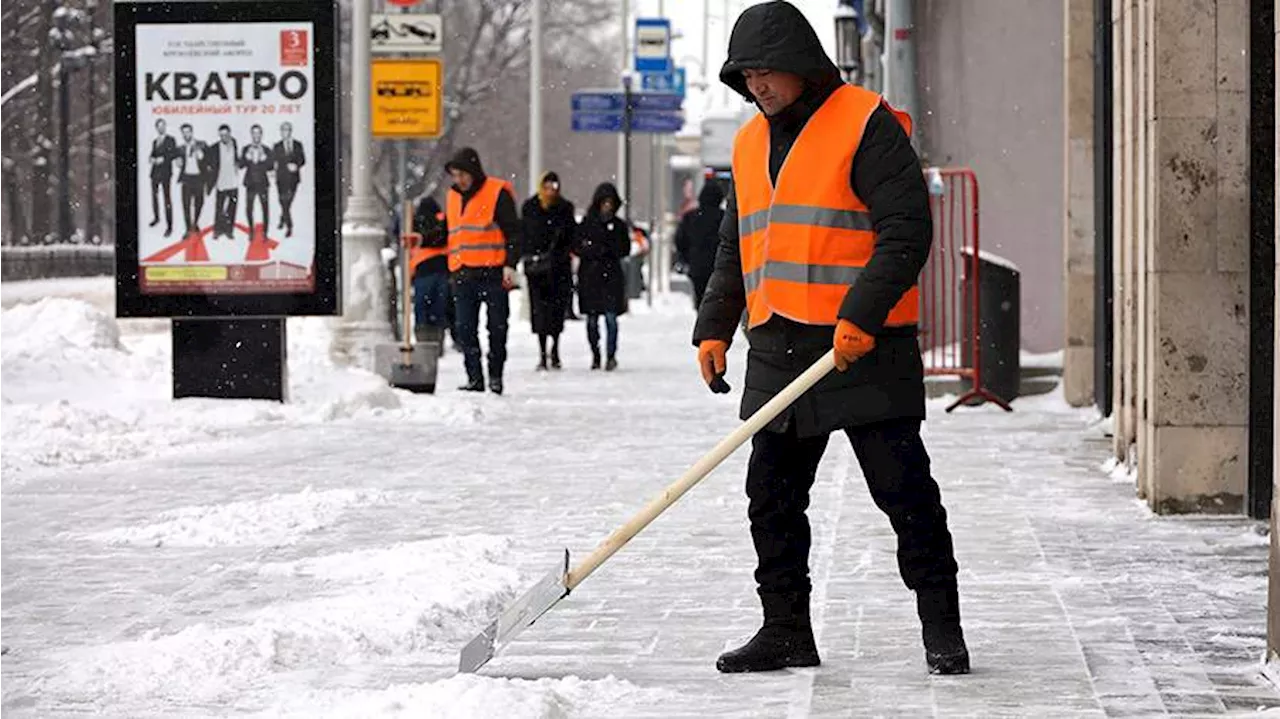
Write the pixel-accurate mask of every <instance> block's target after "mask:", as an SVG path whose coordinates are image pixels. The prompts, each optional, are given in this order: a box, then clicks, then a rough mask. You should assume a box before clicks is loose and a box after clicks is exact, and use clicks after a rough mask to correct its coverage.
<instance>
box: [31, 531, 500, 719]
mask: <svg viewBox="0 0 1280 719" xmlns="http://www.w3.org/2000/svg"><path fill="white" fill-rule="evenodd" d="M506 549H507V543H506V542H505V541H504V540H500V539H498V538H495V537H492V536H488V535H477V536H467V537H450V538H444V539H435V540H425V541H420V542H411V543H406V544H398V545H394V546H391V547H388V548H384V549H377V550H361V551H356V552H346V553H342V554H335V555H329V556H325V557H319V558H314V559H307V560H301V561H298V562H289V563H279V564H269V565H263V566H261V567H257V568H256V570H257V571H258V572H259V573H265V574H271V575H276V576H279V575H286V576H290V577H292V578H294V579H295V580H296V582H297V583H298V585H299V587H298V589H297V590H296V591H295V592H294V594H295V595H298V594H306V593H307V590H308V589H310V590H311V592H312V596H311V597H310V598H307V599H302V600H299V601H293V602H278V603H273V604H269V605H267V606H265V607H263V608H261V609H258V610H256V611H253V612H250V613H248V614H247V615H245V616H243V617H238V618H231V619H230V620H224V621H209V622H207V623H206V622H201V623H197V624H193V625H191V626H188V627H186V628H184V629H182V630H181V631H178V632H176V633H171V634H160V633H159V632H158V631H152V632H150V633H148V634H146V635H144V636H143V637H142V638H140V639H135V640H132V641H123V642H113V643H109V644H102V645H96V646H89V647H81V648H77V649H71V650H64V651H61V652H58V653H56V654H55V656H54V660H55V663H56V664H57V665H58V666H57V668H56V670H54V671H51V672H50V673H49V674H48V675H46V676H44V677H42V678H41V679H39V680H37V682H35V683H34V684H33V685H31V686H30V687H29V688H28V693H29V694H31V695H34V696H42V697H44V698H46V699H53V700H57V699H60V698H75V700H76V701H79V702H83V701H85V700H86V699H88V700H89V701H92V702H95V703H98V704H99V705H109V704H111V703H113V702H130V701H135V702H136V701H142V702H145V703H147V704H148V705H154V704H155V703H156V702H157V701H160V702H173V703H181V704H190V703H206V702H217V703H223V702H227V701H229V700H231V699H233V698H235V697H236V696H237V695H238V694H239V693H240V692H243V691H245V690H247V689H250V688H252V687H255V686H263V685H264V684H273V685H277V686H280V683H281V682H282V681H286V679H285V677H283V676H281V674H282V673H286V672H304V673H308V672H314V671H316V670H319V669H323V668H325V667H332V666H338V665H350V666H356V667H359V666H360V665H362V664H364V663H366V662H368V661H372V660H378V659H387V658H395V657H397V656H399V657H405V656H407V655H413V654H422V653H427V654H432V655H435V656H436V658H437V659H438V658H439V657H440V656H444V655H447V656H448V657H450V658H452V657H454V656H456V652H457V650H458V647H459V646H460V643H461V642H462V641H464V640H466V639H470V638H471V636H472V635H473V634H474V633H475V632H476V631H478V629H479V627H481V626H482V625H483V624H484V623H485V622H486V621H488V620H489V619H490V618H491V617H492V616H494V615H495V614H496V613H497V612H498V611H500V609H501V608H502V607H503V606H505V605H506V604H507V603H509V602H510V601H511V600H512V599H513V598H514V596H515V594H516V590H517V587H518V584H519V575H518V573H517V572H516V571H515V570H514V569H512V568H510V567H508V566H505V565H504V564H501V563H499V562H500V560H501V559H502V554H503V553H504V552H505V550H506ZM251 569H254V568H251ZM315 580H320V581H319V584H318V585H316V584H315ZM457 693H458V692H452V693H450V694H447V695H440V694H438V693H437V694H435V695H433V696H446V697H447V696H452V695H453V694H457ZM415 701H417V700H415ZM419 715H420V716H421V714H419ZM427 715H429V716H434V715H433V714H427ZM488 716H499V715H497V714H494V715H488Z"/></svg>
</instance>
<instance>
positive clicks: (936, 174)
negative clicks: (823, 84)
mask: <svg viewBox="0 0 1280 719" xmlns="http://www.w3.org/2000/svg"><path fill="white" fill-rule="evenodd" d="M925 179H926V180H927V181H928V183H929V194H930V197H929V201H930V207H931V209H932V211H933V249H932V250H931V251H930V253H929V260H928V262H926V263H925V266H924V270H923V271H922V272H921V273H920V351H921V354H922V355H923V357H924V373H925V375H928V376H954V377H960V378H963V379H967V380H969V381H970V382H971V383H972V387H971V388H970V389H969V391H967V392H965V393H964V394H963V395H961V397H960V398H959V399H957V400H956V401H955V402H952V403H951V404H950V405H949V406H948V407H947V411H948V412H950V411H952V410H954V409H955V408H956V407H959V406H960V405H962V404H967V403H968V402H970V401H972V400H974V399H982V400H986V401H989V402H993V403H995V404H997V405H999V406H1000V407H1002V408H1004V409H1005V410H1006V411H1013V408H1012V407H1010V406H1009V404H1008V403H1007V402H1005V401H1004V400H1003V399H1001V398H999V397H997V396H996V395H995V394H993V393H992V392H991V391H989V390H988V389H987V388H986V387H985V386H984V385H983V384H982V341H981V340H982V327H981V324H980V323H979V313H978V311H977V310H978V308H979V307H981V306H982V304H981V302H979V299H980V298H981V292H982V289H981V283H979V281H978V279H979V275H978V272H979V262H978V257H979V244H978V178H977V176H976V175H974V174H973V170H971V169H969V168H967V167H961V168H929V169H927V170H925ZM966 278H968V279H970V280H971V281H970V282H968V283H967V284H968V287H967V288H966V282H965V280H966ZM966 295H967V296H966ZM966 306H968V307H972V308H974V311H973V312H970V313H968V314H969V317H968V318H967V319H968V321H966V317H965V314H966V312H965V308H966Z"/></svg>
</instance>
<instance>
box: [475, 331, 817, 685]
mask: <svg viewBox="0 0 1280 719" xmlns="http://www.w3.org/2000/svg"><path fill="white" fill-rule="evenodd" d="M835 366H836V365H835V354H834V352H828V353H827V354H825V355H823V356H822V358H821V359H819V360H818V361H817V362H814V363H813V366H812V367H810V368H809V369H807V370H805V371H804V374H801V375H800V376H799V377H797V378H795V380H794V381H792V382H791V384H789V385H787V386H786V387H784V388H783V389H782V391H781V392H779V393H778V394H777V395H775V396H774V398H773V399H771V400H769V401H768V402H767V403H765V405H764V406H763V407H761V408H760V409H758V410H756V412H755V414H753V415H751V417H750V418H748V419H747V421H746V422H743V423H742V425H741V426H740V427H738V428H737V429H735V430H734V431H733V432H732V433H730V434H729V436H727V437H725V438H724V439H722V440H720V443H719V444H717V445H716V446H715V447H713V448H712V449H711V451H710V452H707V453H706V454H704V455H703V456H702V458H701V459H699V460H698V461H697V462H695V463H694V465H693V466H692V467H690V468H689V469H688V470H687V471H686V472H685V473H684V474H683V475H682V476H681V477H680V479H678V480H676V481H675V483H673V484H672V485H671V486H669V487H667V488H666V490H665V491H663V493H662V494H660V495H658V496H657V497H655V498H654V499H653V500H652V501H650V502H649V503H648V504H646V505H645V507H644V509H641V510H640V511H639V512H638V513H636V515H635V516H633V517H632V518H631V519H630V520H628V521H627V523H626V524H624V525H622V526H621V527H618V528H617V529H616V530H614V532H613V534H610V535H609V536H608V537H607V538H606V539H605V540H604V541H603V542H601V543H600V546H598V547H596V549H595V551H593V552H592V553H591V554H589V555H587V558H586V559H583V560H582V561H581V562H579V563H578V565H577V566H576V567H573V568H572V569H570V567H569V550H567V549H566V550H564V556H563V557H562V558H561V559H560V561H558V562H556V566H555V568H554V569H552V570H551V572H550V573H549V574H547V575H546V576H545V577H543V578H542V580H541V581H539V582H538V583H537V584H535V585H534V586H533V588H532V589H530V590H529V591H527V592H525V594H524V596H522V597H520V598H519V599H517V600H516V602H515V603H514V604H512V605H511V606H509V607H507V609H506V611H504V612H503V613H502V614H501V615H500V616H499V617H498V618H497V619H495V620H494V621H493V622H492V623H490V624H489V626H488V627H485V630H484V631H483V632H481V633H480V634H478V635H476V638H475V639H472V640H471V641H470V642H469V643H468V644H467V646H465V647H463V649H462V654H461V655H460V656H459V658H458V671H459V672H462V673H471V672H474V671H476V670H477V669H479V668H480V667H482V666H484V665H485V664H486V663H487V662H488V661H489V660H490V659H492V658H493V657H494V655H495V654H496V653H497V652H498V650H499V649H501V648H502V647H503V646H505V645H506V644H507V643H508V642H510V641H511V640H512V639H513V638H514V637H515V636H516V635H517V634H519V633H520V632H522V631H524V630H525V628H527V627H529V626H531V625H532V624H533V623H534V622H536V621H537V620H538V618H539V617H541V616H542V615H543V614H546V613H547V611H548V610H550V609H551V608H552V607H554V606H555V605H556V604H557V603H559V602H560V600H561V599H564V598H565V597H567V596H569V592H571V591H573V590H574V589H576V588H577V587H578V585H579V584H582V582H583V581H584V580H585V579H586V578H587V577H589V576H591V573H592V572H594V571H596V569H599V567H600V565H601V564H604V563H605V562H606V561H607V560H608V559H609V557H612V556H613V555H614V554H615V553H616V552H617V551H618V550H619V549H622V546H623V545H625V544H626V543H627V542H629V541H631V538H632V537H634V536H636V535H637V534H639V533H640V530H642V529H644V528H645V527H647V526H649V523H650V522H652V521H653V520H655V519H657V518H658V515H660V514H662V513H663V512H665V511H666V510H667V508H668V507H670V506H671V505H673V504H675V502H676V500H678V499H680V497H682V496H684V493H685V492H688V491H689V490H690V489H692V488H693V486H694V485H695V484H697V483H698V482H701V481H702V480H703V478H705V477H706V476H707V475H708V474H710V473H711V471H712V470H713V469H715V468H716V467H718V466H720V463H721V462H723V461H724V460H725V458H727V457H728V456H729V455H730V454H733V452H734V450H736V449H738V447H740V446H742V443H743V442H746V441H747V439H749V438H750V437H752V436H753V435H755V433H756V432H759V431H760V430H761V429H763V428H764V426H765V425H767V424H769V422H771V421H773V418H774V417H777V416H778V415H779V414H781V412H782V410H784V409H786V408H787V407H788V406H790V405H791V403H792V402H794V401H796V399H798V398H799V397H800V395H802V394H804V393H805V392H807V391H808V390H809V388H810V387H813V386H814V385H815V384H817V383H818V380H820V379H822V378H823V377H825V376H827V374H828V373H829V372H831V370H832V369H833V368H835ZM721 382H723V380H721Z"/></svg>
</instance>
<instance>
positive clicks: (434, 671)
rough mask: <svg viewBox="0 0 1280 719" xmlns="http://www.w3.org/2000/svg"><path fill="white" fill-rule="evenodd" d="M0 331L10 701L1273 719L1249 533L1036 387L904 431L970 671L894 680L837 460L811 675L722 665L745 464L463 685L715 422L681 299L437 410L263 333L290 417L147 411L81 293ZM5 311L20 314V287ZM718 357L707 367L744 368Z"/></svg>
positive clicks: (869, 570)
mask: <svg viewBox="0 0 1280 719" xmlns="http://www.w3.org/2000/svg"><path fill="white" fill-rule="evenodd" d="M8 297H9V295H8V294H6V302H5V304H6V309H5V310H4V315H3V336H2V337H0V350H2V351H3V377H2V385H0V386H2V393H3V417H2V419H3V435H2V438H3V507H2V512H0V514H2V525H0V527H2V532H3V643H4V646H5V649H6V654H5V655H4V656H3V709H4V713H5V715H6V716H42V717H44V716H61V715H70V714H78V713H85V712H94V711H99V712H101V713H102V714H105V715H109V716H128V717H138V716H161V715H163V716H182V717H198V716H225V715H229V714H230V715H250V716H262V717H276V716H297V717H316V716H350V717H369V716H414V717H504V718H505V717H562V716H568V717H600V716H626V717H631V716H650V717H679V716H744V717H775V716H777V717H781V716H797V717H802V716H824V717H825V716H850V715H853V716H873V715H906V716H928V715H937V716H1053V717H1062V716H1105V715H1115V716H1118V715H1149V714H1164V713H1197V714H1204V713H1222V712H1225V711H1235V710H1244V711H1252V710H1256V709H1258V708H1261V707H1270V706H1280V695H1277V693H1276V692H1275V690H1274V689H1273V688H1272V687H1271V686H1270V685H1269V684H1267V683H1266V682H1265V681H1264V680H1263V678H1262V677H1261V667H1260V666H1259V664H1258V662H1259V659H1260V657H1261V655H1262V651H1263V635H1264V631H1265V612H1264V607H1265V604H1266V539H1265V537H1263V536H1261V535H1260V534H1259V533H1258V531H1257V528H1256V525H1255V523H1252V522H1249V521H1246V520H1243V519H1221V518H1219V519H1206V518H1198V519H1197V518H1193V519H1165V518H1156V517H1153V516H1151V515H1150V514H1149V513H1147V512H1146V510H1145V509H1144V508H1143V507H1142V505H1141V504H1140V503H1139V502H1137V501H1136V500H1135V499H1133V497H1132V494H1133V492H1132V485H1131V483H1128V482H1127V481H1126V480H1124V479H1123V478H1116V479H1112V478H1111V477H1109V476H1108V475H1107V473H1105V472H1103V471H1102V469H1101V467H1100V465H1101V460H1102V458H1103V457H1104V456H1105V454H1106V452H1105V449H1106V448H1105V445H1104V444H1103V442H1102V441H1101V439H1100V436H1099V435H1098V433H1097V430H1096V429H1092V428H1090V422H1091V415H1090V414H1089V413H1087V412H1080V411H1074V410H1070V409H1067V408H1065V407H1063V406H1062V405H1061V401H1060V399H1058V398H1057V397H1056V396H1048V397H1044V398H1035V399H1031V400H1026V401H1019V402H1017V403H1016V405H1015V406H1016V409H1017V411H1016V412H1015V413H1014V414H1012V415H1006V414H1004V413H1003V412H1000V411H999V410H995V409H990V408H979V409H969V408H965V409H961V410H957V412H956V413H954V414H953V415H945V414H943V413H942V412H941V411H940V408H941V407H942V406H944V405H943V404H941V403H935V404H933V405H931V407H932V408H933V410H934V411H933V414H932V416H931V419H930V422H929V423H928V424H927V426H926V441H927V443H928V445H929V448H930V451H931V453H932V455H933V457H934V466H935V474H936V475H937V477H938V478H939V481H940V483H941V485H942V488H943V496H944V500H945V501H946V504H947V507H948V510H949V512H950V516H951V521H952V527H953V532H954V534H955V537H956V545H957V552H958V558H959V561H960V564H961V569H962V575H961V596H962V603H963V611H964V614H965V618H966V625H965V626H966V632H967V635H968V637H969V641H970V648H971V651H972V654H973V660H974V666H975V673H974V674H973V675H972V676H968V677H947V678H930V677H928V676H927V675H926V674H925V672H924V662H923V656H922V651H921V649H920V645H919V627H918V625H917V623H916V620H915V618H914V605H913V601H912V598H911V595H910V594H909V593H908V592H907V590H906V589H905V588H904V587H903V586H902V584H901V582H900V580H899V579H898V577H897V568H896V563H895V560H894V553H893V548H894V539H893V534H892V531H891V530H890V528H889V526H888V522H887V521H886V520H885V519H884V517H883V516H882V515H880V514H879V512H878V510H876V509H875V507H874V506H873V505H872V504H871V502H870V500H869V498H868V496H867V493H866V490H865V488H864V486H863V484H862V480H861V476H860V473H859V471H858V469H857V464H856V462H854V461H853V457H852V453H851V452H850V451H849V449H848V447H847V446H846V445H845V443H843V442H842V441H839V440H833V441H832V442H831V445H830V449H829V452H828V457H827V459H826V460H825V461H824V463H823V467H822V470H821V474H820V478H819V482H818V484H817V486H816V487H815V491H814V496H813V502H812V507H813V508H812V510H811V518H812V521H813V525H814V538H815V541H814V552H813V557H812V565H813V573H814V578H815V586H816V591H817V603H816V606H815V621H816V623H817V630H818V633H819V645H820V648H821V650H822V652H823V660H824V664H823V666H822V667H821V668H820V669H818V670H805V671H794V672H784V673H776V674H770V675H757V676H742V675H736V676H723V675H719V674H717V673H716V672H715V669H714V666H713V663H714V659H715V656H716V655H717V654H718V653H719V652H720V651H722V650H723V649H725V648H726V647H728V646H730V645H732V644H734V643H735V642H737V641H739V640H741V639H742V638H744V637H745V636H748V635H749V634H750V633H751V631H753V630H754V628H755V623H756V622H757V620H758V608H757V606H756V602H755V598H754V594H753V591H752V584H751V569H752V566H753V555H752V552H751V546H750V540H749V536H748V534H747V531H746V523H745V505H746V501H745V498H744V497H743V495H742V476H743V468H744V465H745V460H746V452H745V450H744V451H742V452H740V453H739V454H737V455H735V456H734V457H732V458H730V460H729V461H728V462H727V463H726V465H725V466H724V467H722V468H721V469H720V470H719V471H717V473H716V474H715V475H713V476H712V477H711V478H709V479H708V480H707V481H706V482H705V483H704V484H703V485H701V486H699V487H698V488H696V489H695V490H693V491H692V492H691V493H690V494H689V495H687V496H686V497H685V498H684V499H683V500H681V502H680V503H679V504H678V505H676V507H674V508H673V509H672V510H670V511H669V512H668V513H667V515H664V516H663V517H662V518H660V519H659V520H658V521H657V522H656V523H655V524H654V525H653V526H652V527H650V528H649V529H648V530H647V531H646V532H645V533H643V534H642V535H641V536H639V537H637V538H636V539H635V540H633V542H632V543H631V544H630V545H629V546H628V547H627V548H626V549H624V550H623V551H622V552H621V553H620V554H619V555H617V556H616V557H615V558H614V559H613V560H611V561H610V562H609V563H607V564H606V565H605V566H604V567H602V568H601V569H600V571H599V572H597V573H596V574H595V575H593V576H592V577H591V578H590V579H589V580H588V581H587V582H586V583H585V584H584V585H583V586H582V587H581V588H580V589H579V590H578V591H576V592H575V593H574V594H573V595H572V596H570V597H569V598H568V599H566V600H565V601H564V602H562V603H561V605H560V606H559V607H557V609H556V610H555V611H553V612H552V613H551V614H548V615H547V616H546V617H545V618H544V619H543V620H542V621H540V622H539V623H538V624H537V625H536V626H534V627H533V628H531V629H530V630H529V631H528V632H526V633H525V634H524V635H523V636H522V637H521V638H520V639H519V640H517V641H516V642H515V643H514V644H513V645H512V646H511V647H510V648H509V649H508V651H507V652H505V653H504V654H503V655H501V656H499V657H498V658H497V659H495V660H494V661H493V662H491V663H490V664H489V665H488V666H486V667H485V668H484V669H483V670H482V672H481V675H479V676H454V667H455V665H456V661H457V651H458V650H459V649H460V647H461V646H462V644H463V643H465V641H466V640H467V639H469V638H470V636H472V635H473V634H474V633H475V632H476V631H477V630H478V629H479V628H480V627H481V626H482V625H483V623H484V620H485V619H487V618H489V617H490V616H492V615H493V614H494V613H495V612H497V611H498V610H499V609H500V608H501V607H502V606H504V605H505V604H506V603H507V602H509V601H510V600H511V599H513V598H514V597H515V596H516V595H517V594H518V593H519V592H521V591H523V590H524V589H525V588H527V587H528V586H529V584H530V583H531V582H532V581H534V580H536V579H537V578H538V577H540V576H541V575H542V574H544V573H545V572H546V571H548V570H549V569H550V567H551V566H552V565H553V564H554V563H555V561H556V556H557V553H558V552H559V551H560V549H561V548H562V547H568V548H569V549H570V550H571V551H572V552H574V553H575V554H579V555H580V554H582V553H584V552H586V551H589V550H590V549H592V548H593V547H594V546H595V544H596V542H598V541H599V540H600V539H601V538H603V537H604V536H605V535H606V534H607V533H608V532H609V531H611V530H612V529H613V528H614V527H615V526H616V525H617V524H618V523H620V522H622V521H624V520H625V519H626V518H627V517H629V516H630V515H631V514H632V513H633V512H634V511H635V510H636V509H638V508H639V507H640V506H641V505H642V504H643V503H644V502H645V501H647V500H648V499H650V498H651V497H652V496H653V495H654V494H655V493H656V492H659V491H660V490H661V489H662V488H663V487H664V486H665V485H666V484H667V483H668V482H670V481H671V480H672V479H673V478H674V477H675V476H677V475H678V474H679V473H680V472H682V471H683V470H684V469H685V468H686V467H687V466H688V465H689V464H690V463H691V462H692V461H693V460H695V459H696V458H697V457H698V456H700V455H701V453H702V452H704V451H705V450H706V449H707V448H709V447H710V446H711V445H712V444H713V443H714V442H715V441H716V440H717V439H718V438H719V437H721V436H722V435H723V434H725V433H726V432H728V431H729V430H730V429H732V427H733V426H734V424H735V409H736V405H735V403H736V395H735V396H731V397H717V396H713V395H711V394H710V393H708V392H707V391H706V390H705V389H704V388H702V387H701V382H700V379H699V378H698V375H697V372H696V371H695V370H694V368H693V366H692V353H693V350H692V348H691V347H690V346H689V343H688V330H689V326H690V323H691V322H692V317H693V316H692V312H691V310H689V309H687V307H686V306H685V305H686V304H687V302H681V301H679V300H673V302H676V303H678V304H672V305H670V306H665V307H661V308H658V309H657V310H652V311H651V310H649V309H648V308H646V307H644V304H643V302H636V303H633V307H635V310H636V311H635V312H633V313H632V314H630V315H627V316H625V317H624V318H623V319H622V350H621V353H620V356H619V359H620V362H621V368H620V370H619V371H618V372H617V373H613V374H606V373H601V372H590V371H588V370H586V365H587V352H586V348H585V340H584V338H583V334H584V330H583V327H582V325H581V323H571V324H570V326H569V328H568V332H567V333H566V335H565V339H564V342H565V345H564V350H565V352H564V354H565V364H566V369H565V370H564V371H563V372H559V373H550V374H538V373H535V372H533V371H532V367H533V364H534V361H533V354H532V353H533V343H532V341H531V338H530V337H529V336H528V334H527V326H526V325H520V324H517V325H516V326H515V327H514V328H513V333H512V344H513V351H512V354H513V357H512V360H511V367H510V371H509V376H508V382H507V385H508V388H509V390H508V395H507V396H505V397H502V398H496V397H493V396H480V397H476V396H470V395H467V396H464V395H461V394H459V393H456V392H453V391H451V389H450V388H452V387H453V386H455V385H456V384H458V383H459V382H460V380H461V368H460V367H459V365H460V360H459V358H458V356H457V354H455V353H450V354H448V355H446V357H445V358H444V366H443V367H444V369H443V372H442V375H443V376H442V378H441V383H440V387H441V388H442V390H441V393H440V394H439V395H438V396H435V397H415V396H411V395H408V394H405V393H401V392H397V391H392V390H390V389H388V388H386V386H385V383H383V382H382V381H381V380H380V379H378V378H377V377H373V376H371V375H367V374H364V373H359V372H352V371H349V370H339V369H336V368H334V367H332V366H330V365H329V364H328V362H327V360H326V359H325V354H324V347H325V324H324V322H323V321H321V320H305V321H291V322H290V327H289V331H290V362H291V365H290V376H291V381H292V382H293V386H292V392H293V397H294V399H295V401H294V402H293V403H291V404H289V405H285V406H279V405H273V404H268V403H254V402H209V401H189V400H184V401H181V402H172V401H170V400H168V399H167V396H168V392H169V384H168V377H167V374H166V372H167V368H168V354H167V353H168V335H167V333H166V332H164V331H163V329H164V325H163V324H162V323H155V322H150V323H120V324H117V323H116V322H115V321H114V320H111V319H110V318H109V317H108V316H106V315H104V314H102V313H101V311H98V310H95V308H94V307H93V306H92V305H90V304H86V303H84V302H81V301H77V300H72V299H62V300H55V299H50V300H44V301H43V302H41V303H38V304H35V305H22V304H18V303H17V302H10V301H8V299H7V298H8ZM24 299H26V298H24ZM744 359H745V356H744V352H743V348H741V347H735V348H734V350H733V352H732V353H731V358H730V362H731V365H732V372H731V381H733V380H734V379H736V381H734V382H733V384H734V385H735V387H737V386H739V385H740V384H741V371H742V365H743V362H744Z"/></svg>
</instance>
